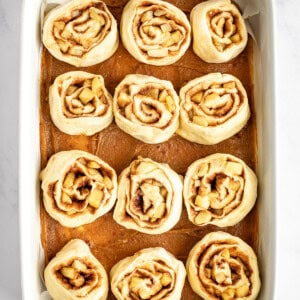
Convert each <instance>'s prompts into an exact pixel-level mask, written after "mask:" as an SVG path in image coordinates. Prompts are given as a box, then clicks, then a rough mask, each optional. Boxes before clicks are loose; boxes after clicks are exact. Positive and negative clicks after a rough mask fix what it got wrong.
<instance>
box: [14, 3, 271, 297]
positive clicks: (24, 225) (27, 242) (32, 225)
mask: <svg viewBox="0 0 300 300" xmlns="http://www.w3.org/2000/svg"><path fill="white" fill-rule="evenodd" d="M244 2H245V3H248V4H250V5H251V8H253V7H255V8H256V9H257V11H258V12H259V13H258V14H257V15H255V16H253V17H251V18H250V23H251V26H252V28H253V32H254V36H255V38H256V41H257V44H258V49H256V51H255V82H256V96H255V99H256V113H257V122H258V124H257V128H258V152H259V155H258V177H259V203H258V205H259V213H260V218H259V219H260V242H259V253H258V256H259V260H260V270H261V277H262V282H263V285H262V290H261V293H260V296H259V299H266V300H267V299H268V300H271V299H276V297H275V295H274V292H273V291H274V285H275V255H276V241H275V237H276V220H275V206H276V194H275V187H276V165H275V162H276V161H275V158H276V155H275V154H276V153H275V151H276V149H275V137H276V127H275V95H274V49H273V46H274V41H273V36H274V35H273V28H274V27H273V14H274V12H273V5H272V2H273V1H272V0H248V1H244ZM40 6H41V0H24V1H23V19H22V45H21V46H22V48H21V89H20V173H19V174H20V175H19V176H20V181H19V182H20V187H19V191H20V226H21V228H20V233H21V262H22V263H21V264H22V266H21V268H22V289H23V299H24V300H27V299H28V300H35V299H40V297H41V296H40V295H41V292H42V291H43V290H44V287H43V284H42V281H41V277H40V272H39V271H40V270H39V267H40V265H41V264H40V225H39V224H40V222H39V221H40V215H39V201H40V200H39V199H40V198H39V179H38V174H39V169H40V155H39V148H40V144H39V78H40V64H39V62H40V59H39V58H40V49H41V45H40ZM247 12H248V10H246V11H245V13H246V14H247ZM251 12H253V10H252V9H251ZM259 58H260V59H259ZM259 61H261V64H259ZM187 300H188V299H187Z"/></svg>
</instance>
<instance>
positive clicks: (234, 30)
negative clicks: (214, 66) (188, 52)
mask: <svg viewBox="0 0 300 300" xmlns="http://www.w3.org/2000/svg"><path fill="white" fill-rule="evenodd" d="M191 25H192V31H193V49H194V52H195V53H196V54H197V55H198V56H199V57H200V58H201V59H202V60H204V61H206V62H208V63H224V62H228V61H229V60H231V59H233V58H234V57H236V56H238V55H239V54H240V53H241V52H242V51H243V50H244V49H245V47H246V45H247V41H248V33H247V29H246V25H245V22H244V19H243V17H242V16H241V13H240V11H239V10H238V9H237V7H236V6H235V5H234V4H233V3H231V0H209V1H204V2H201V3H199V4H197V5H196V6H195V7H194V8H193V9H192V11H191Z"/></svg>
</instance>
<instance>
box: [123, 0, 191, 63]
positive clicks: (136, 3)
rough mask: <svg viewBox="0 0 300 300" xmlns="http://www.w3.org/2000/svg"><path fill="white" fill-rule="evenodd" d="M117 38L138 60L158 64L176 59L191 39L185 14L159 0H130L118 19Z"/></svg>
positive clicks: (180, 55) (172, 61) (189, 27)
mask: <svg viewBox="0 0 300 300" xmlns="http://www.w3.org/2000/svg"><path fill="white" fill-rule="evenodd" d="M121 38H122V42H123V44H124V46H125V48H126V49H127V50H128V52H129V53H130V54H131V55H132V56H133V57H135V58H136V59H137V60H138V61H140V62H143V63H146V64H151V65H156V66H162V65H170V64H173V63H175V62H176V61H178V60H179V59H180V58H181V57H182V56H183V55H184V53H185V52H186V50H187V49H188V47H189V45H190V42H191V26H190V23H189V21H188V19H187V17H186V15H185V14H184V13H183V12H182V11H181V10H180V9H179V8H177V7H175V6H174V5H172V4H170V3H168V2H166V1H160V0H149V1H143V0H130V1H128V3H127V5H126V6H125V8H124V11H123V14H122V18H121Z"/></svg>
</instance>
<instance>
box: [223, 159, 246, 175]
mask: <svg viewBox="0 0 300 300" xmlns="http://www.w3.org/2000/svg"><path fill="white" fill-rule="evenodd" d="M225 172H227V173H229V174H233V175H241V174H242V172H243V166H242V165H241V164H240V163H237V162H233V161H229V162H227V164H226V166H225Z"/></svg>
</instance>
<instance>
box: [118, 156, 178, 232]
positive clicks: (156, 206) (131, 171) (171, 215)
mask: <svg viewBox="0 0 300 300" xmlns="http://www.w3.org/2000/svg"><path fill="white" fill-rule="evenodd" d="M181 207H182V182H181V180H180V177H179V176H178V175H177V174H176V173H175V172H174V171H173V170H172V169H171V168H170V167H169V166H168V165H165V164H160V163H157V162H155V161H153V160H151V159H146V158H141V157H139V158H138V159H137V160H135V161H133V162H132V163H131V165H130V166H129V167H128V168H126V169H125V170H124V171H123V172H122V173H121V175H120V177H119V189H118V201H117V204H116V207H115V211H114V219H115V220H116V222H118V223H119V224H120V225H122V226H124V227H126V228H128V229H134V230H137V231H140V232H144V233H148V234H160V233H163V232H166V231H168V230H170V229H171V228H172V227H173V226H175V224H176V223H177V222H178V220H179V218H180V214H181Z"/></svg>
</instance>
